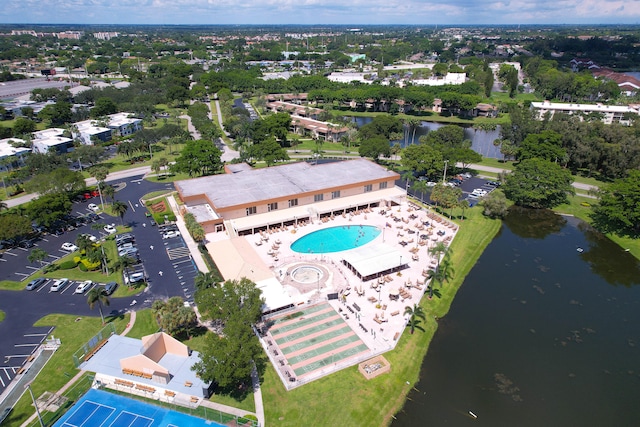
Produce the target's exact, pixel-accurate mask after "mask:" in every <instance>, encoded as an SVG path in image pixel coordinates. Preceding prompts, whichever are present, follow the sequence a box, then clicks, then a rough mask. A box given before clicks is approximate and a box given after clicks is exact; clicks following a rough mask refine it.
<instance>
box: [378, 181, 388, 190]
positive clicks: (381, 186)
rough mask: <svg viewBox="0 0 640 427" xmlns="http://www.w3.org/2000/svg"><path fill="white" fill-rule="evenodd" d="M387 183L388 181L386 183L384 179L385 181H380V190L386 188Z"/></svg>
mask: <svg viewBox="0 0 640 427" xmlns="http://www.w3.org/2000/svg"><path fill="white" fill-rule="evenodd" d="M387 184H388V183H387V181H385V182H381V183H380V189H381V190H382V189H385V188H387Z"/></svg>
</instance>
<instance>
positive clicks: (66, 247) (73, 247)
mask: <svg viewBox="0 0 640 427" xmlns="http://www.w3.org/2000/svg"><path fill="white" fill-rule="evenodd" d="M60 249H62V250H63V251H67V252H75V251H77V250H78V249H80V248H78V247H77V246H76V245H74V244H73V243H69V242H65V243H63V244H62V246H60Z"/></svg>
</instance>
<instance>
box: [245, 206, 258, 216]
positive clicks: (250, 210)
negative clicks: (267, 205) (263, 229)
mask: <svg viewBox="0 0 640 427" xmlns="http://www.w3.org/2000/svg"><path fill="white" fill-rule="evenodd" d="M257 211H258V210H257V209H256V207H255V206H251V207H250V208H247V216H249V215H255V213H256V212H257Z"/></svg>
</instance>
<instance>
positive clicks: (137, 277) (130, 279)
mask: <svg viewBox="0 0 640 427" xmlns="http://www.w3.org/2000/svg"><path fill="white" fill-rule="evenodd" d="M143 280H144V273H143V272H137V273H130V274H125V275H124V283H126V284H129V283H137V282H142V281H143Z"/></svg>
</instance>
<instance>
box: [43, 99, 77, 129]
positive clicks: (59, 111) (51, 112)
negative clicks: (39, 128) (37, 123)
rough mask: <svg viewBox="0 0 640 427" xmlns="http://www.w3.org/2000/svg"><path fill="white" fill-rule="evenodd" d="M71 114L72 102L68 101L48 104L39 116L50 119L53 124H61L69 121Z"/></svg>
mask: <svg viewBox="0 0 640 427" xmlns="http://www.w3.org/2000/svg"><path fill="white" fill-rule="evenodd" d="M71 116H72V115H71V104H70V103H68V102H66V101H57V102H56V103H55V104H48V105H46V106H45V107H44V108H43V109H42V110H41V111H40V113H38V117H39V118H41V119H43V120H48V121H49V123H50V124H51V125H52V126H61V125H63V124H65V123H69V122H70V121H71Z"/></svg>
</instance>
